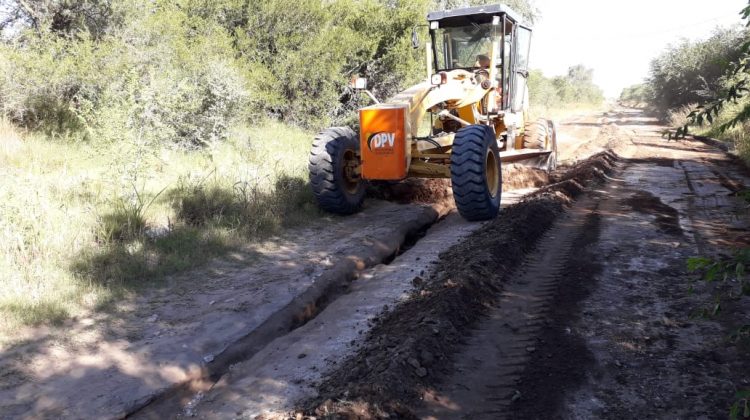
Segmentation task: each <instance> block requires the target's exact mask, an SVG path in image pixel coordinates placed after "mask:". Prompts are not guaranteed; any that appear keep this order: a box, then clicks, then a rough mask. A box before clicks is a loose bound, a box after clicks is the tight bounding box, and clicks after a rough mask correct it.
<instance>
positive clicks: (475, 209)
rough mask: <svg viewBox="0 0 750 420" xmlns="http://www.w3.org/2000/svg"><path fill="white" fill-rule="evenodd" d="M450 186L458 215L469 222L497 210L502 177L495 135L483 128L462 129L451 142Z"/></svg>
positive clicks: (487, 217) (491, 215)
mask: <svg viewBox="0 0 750 420" xmlns="http://www.w3.org/2000/svg"><path fill="white" fill-rule="evenodd" d="M451 183H452V185H453V199H454V200H455V201H456V207H458V212H459V213H461V216H463V218H464V219H466V220H469V221H479V220H489V219H494V218H495V217H497V214H498V212H499V211H500V195H501V192H502V174H501V168H500V154H499V153H498V149H497V140H496V139H495V132H494V130H493V129H492V128H490V127H488V126H486V125H470V126H468V127H464V128H461V129H460V130H458V132H457V133H456V136H455V138H454V139H453V152H452V153H451Z"/></svg>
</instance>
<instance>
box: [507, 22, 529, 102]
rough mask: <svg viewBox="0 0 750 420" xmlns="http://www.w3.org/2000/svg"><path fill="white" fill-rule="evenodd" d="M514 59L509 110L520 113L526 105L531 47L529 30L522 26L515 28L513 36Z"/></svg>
mask: <svg viewBox="0 0 750 420" xmlns="http://www.w3.org/2000/svg"><path fill="white" fill-rule="evenodd" d="M515 41H516V42H515V44H516V48H515V57H514V60H513V70H512V77H513V98H512V99H511V109H512V110H513V112H521V111H523V110H524V109H526V107H528V104H527V103H525V102H526V99H525V98H527V97H528V91H527V89H528V86H527V84H528V83H527V82H528V77H529V48H530V46H531V29H529V28H525V27H523V26H520V25H518V26H516V36H515Z"/></svg>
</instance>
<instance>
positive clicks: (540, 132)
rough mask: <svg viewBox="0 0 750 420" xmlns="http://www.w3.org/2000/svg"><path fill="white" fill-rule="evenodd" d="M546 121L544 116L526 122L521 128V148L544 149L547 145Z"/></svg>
mask: <svg viewBox="0 0 750 420" xmlns="http://www.w3.org/2000/svg"><path fill="white" fill-rule="evenodd" d="M547 130H548V123H547V120H545V119H544V118H540V119H538V120H536V121H534V122H528V123H526V126H525V127H524V130H523V148H524V149H538V150H545V149H546V147H547V133H548V131H547Z"/></svg>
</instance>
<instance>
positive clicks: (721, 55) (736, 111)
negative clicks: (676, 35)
mask: <svg viewBox="0 0 750 420" xmlns="http://www.w3.org/2000/svg"><path fill="white" fill-rule="evenodd" d="M747 12H750V8H748V9H746V10H743V12H742V15H743V16H746V13H747ZM749 43H750V29H748V28H747V27H742V26H741V25H737V26H735V27H729V28H717V29H716V30H715V31H714V33H713V35H711V36H710V37H709V38H707V39H705V40H697V41H693V40H683V41H681V42H680V43H678V44H675V45H671V46H669V47H668V48H667V49H666V50H665V51H663V52H662V53H661V54H660V55H659V56H658V57H656V58H654V60H653V61H652V62H651V70H650V74H649V76H648V78H647V80H646V81H645V82H644V83H642V84H638V85H634V86H630V87H628V88H626V89H624V90H623V91H622V94H621V96H620V101H621V102H622V103H623V104H625V105H629V106H636V107H641V108H648V109H650V110H651V111H652V112H654V113H655V114H656V115H658V116H659V117H660V118H662V119H663V120H664V121H665V122H667V123H668V124H669V125H670V126H672V127H678V129H676V130H675V132H673V133H672V135H677V136H678V137H679V136H682V135H684V134H685V133H686V132H687V131H688V130H690V131H691V132H694V133H695V134H700V135H704V136H709V137H714V138H718V139H721V140H724V141H726V142H727V143H728V144H729V145H730V146H732V147H733V148H735V149H736V150H737V151H738V152H739V154H740V155H741V156H742V157H743V159H745V161H747V162H750V137H749V135H748V133H750V119H749V118H748V116H750V112H748V109H749V107H750V98H749V97H747V96H745V94H744V92H745V90H744V89H745V86H746V83H747V81H748V78H750V72H749V71H748V46H749V45H750V44H749Z"/></svg>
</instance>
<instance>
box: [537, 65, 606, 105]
mask: <svg viewBox="0 0 750 420" xmlns="http://www.w3.org/2000/svg"><path fill="white" fill-rule="evenodd" d="M593 77H594V71H593V70H592V69H588V68H586V67H585V66H583V65H581V64H579V65H576V66H572V67H570V68H569V69H568V73H567V74H565V75H562V76H555V77H547V76H545V75H544V74H543V73H542V72H541V70H531V71H530V72H529V97H530V100H531V113H532V115H533V116H538V117H551V118H556V117H559V116H560V114H562V113H564V112H571V110H573V111H581V110H585V109H595V108H599V107H601V105H602V103H603V102H604V93H603V91H602V89H601V88H600V87H599V86H597V85H596V84H594V81H593Z"/></svg>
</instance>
